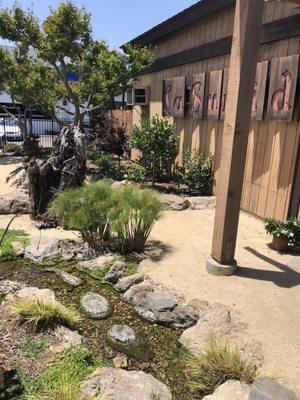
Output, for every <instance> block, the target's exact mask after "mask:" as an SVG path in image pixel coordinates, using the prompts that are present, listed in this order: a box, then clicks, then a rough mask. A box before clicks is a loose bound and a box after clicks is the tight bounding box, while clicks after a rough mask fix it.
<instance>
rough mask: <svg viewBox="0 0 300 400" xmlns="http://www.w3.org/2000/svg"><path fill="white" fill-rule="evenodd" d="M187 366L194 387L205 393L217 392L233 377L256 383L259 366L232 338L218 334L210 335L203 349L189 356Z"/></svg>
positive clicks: (191, 385)
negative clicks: (242, 352)
mask: <svg viewBox="0 0 300 400" xmlns="http://www.w3.org/2000/svg"><path fill="white" fill-rule="evenodd" d="M186 366H187V370H188V373H189V375H190V377H189V385H190V387H191V388H192V389H194V390H195V391H196V392H197V393H198V394H201V395H205V394H209V393H213V392H214V390H215V389H216V387H217V386H219V385H221V384H222V383H224V382H226V381H227V380H229V379H237V380H240V381H243V382H246V383H252V382H253V381H254V379H255V377H256V370H257V368H256V366H255V365H254V364H253V363H252V362H251V361H248V360H246V359H244V358H243V357H242V355H241V352H240V351H239V349H238V348H237V347H236V346H234V345H233V344H231V343H230V341H229V340H228V339H221V338H219V337H217V336H215V335H211V336H210V337H209V338H208V340H207V342H206V344H205V345H204V348H203V350H202V351H199V352H198V353H197V354H196V355H188V356H187V358H186Z"/></svg>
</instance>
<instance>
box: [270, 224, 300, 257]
mask: <svg viewBox="0 0 300 400" xmlns="http://www.w3.org/2000/svg"><path fill="white" fill-rule="evenodd" d="M265 228H266V231H267V232H268V233H269V234H270V235H272V236H273V240H272V244H271V246H272V248H273V249H274V250H277V251H282V252H284V251H287V250H288V249H289V247H297V246H299V245H300V220H299V219H297V218H289V219H288V220H286V221H285V222H282V221H279V220H277V219H275V218H265Z"/></svg>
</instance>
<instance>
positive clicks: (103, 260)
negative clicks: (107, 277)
mask: <svg viewBox="0 0 300 400" xmlns="http://www.w3.org/2000/svg"><path fill="white" fill-rule="evenodd" d="M114 259H115V257H114V256H111V255H105V256H100V257H97V258H94V259H93V260H89V261H82V262H81V263H80V264H79V266H80V267H81V268H84V269H88V270H89V271H99V270H100V269H102V268H104V267H105V266H106V265H107V264H108V263H111V262H112V261H114Z"/></svg>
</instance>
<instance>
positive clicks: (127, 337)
mask: <svg viewBox="0 0 300 400" xmlns="http://www.w3.org/2000/svg"><path fill="white" fill-rule="evenodd" d="M109 335H110V336H111V337H112V338H113V339H115V340H117V341H118V342H121V343H130V342H133V341H134V340H135V333H134V330H133V329H132V328H130V326H128V325H114V326H113V327H112V328H111V329H110V331H109Z"/></svg>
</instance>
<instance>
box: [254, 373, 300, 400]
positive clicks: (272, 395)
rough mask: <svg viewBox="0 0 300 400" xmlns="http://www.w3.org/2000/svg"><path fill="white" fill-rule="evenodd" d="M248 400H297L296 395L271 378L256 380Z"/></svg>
mask: <svg viewBox="0 0 300 400" xmlns="http://www.w3.org/2000/svg"><path fill="white" fill-rule="evenodd" d="M248 400H297V398H296V395H295V393H294V392H292V391H291V390H289V389H286V388H285V387H284V386H282V385H280V383H278V382H277V381H275V380H273V379H271V378H259V379H256V380H255V381H254V383H253V385H252V387H251V391H250V395H249V399H248Z"/></svg>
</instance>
